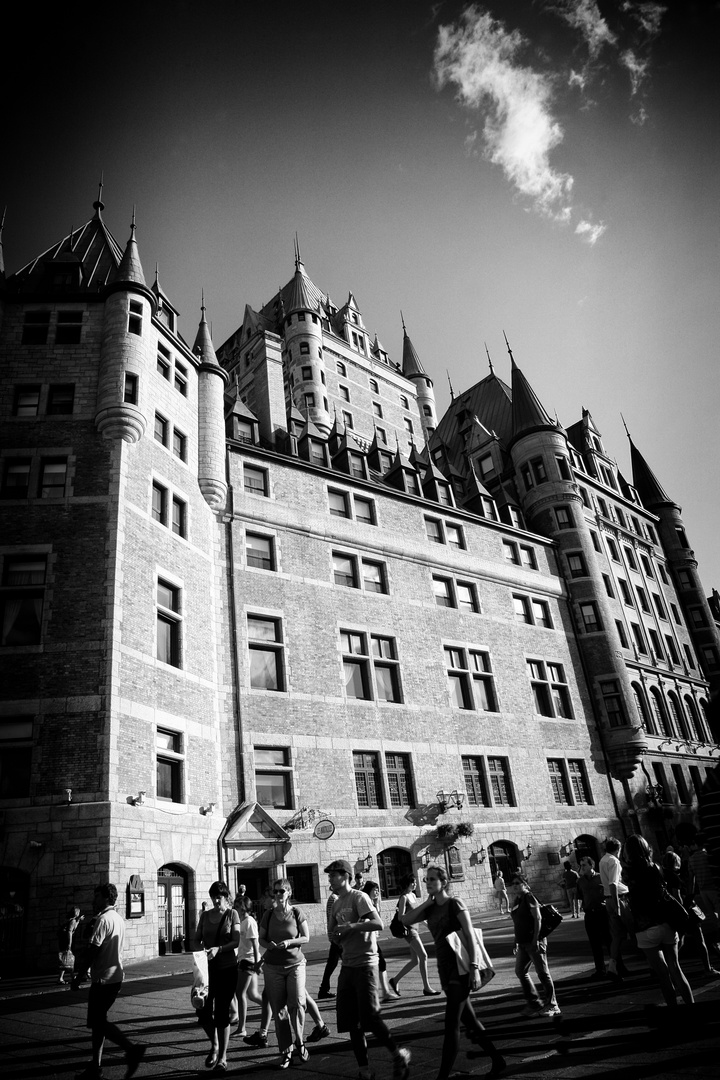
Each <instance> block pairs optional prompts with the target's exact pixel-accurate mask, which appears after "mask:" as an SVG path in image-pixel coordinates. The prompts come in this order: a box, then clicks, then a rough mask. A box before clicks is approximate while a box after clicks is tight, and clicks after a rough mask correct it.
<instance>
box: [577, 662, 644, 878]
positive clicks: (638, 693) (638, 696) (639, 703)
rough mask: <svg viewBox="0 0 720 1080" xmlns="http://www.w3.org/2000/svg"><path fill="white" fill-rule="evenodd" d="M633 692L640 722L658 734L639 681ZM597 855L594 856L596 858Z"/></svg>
mask: <svg viewBox="0 0 720 1080" xmlns="http://www.w3.org/2000/svg"><path fill="white" fill-rule="evenodd" d="M632 688H633V694H634V695H635V705H636V707H637V711H638V716H639V717H640V723H641V724H642V726H643V727H644V728H645V730H646V731H647V733H648V735H657V729H656V727H655V721H654V719H653V717H652V716H651V715H650V713H649V712H648V707H647V705H646V704H645V694H644V693H643V688H642V686H640V684H639V683H633V684H632ZM594 857H595V856H593V858H594Z"/></svg>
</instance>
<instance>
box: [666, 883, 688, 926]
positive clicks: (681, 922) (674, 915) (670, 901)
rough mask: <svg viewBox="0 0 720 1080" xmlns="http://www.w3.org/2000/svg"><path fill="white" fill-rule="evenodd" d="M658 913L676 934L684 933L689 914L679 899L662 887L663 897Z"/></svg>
mask: <svg viewBox="0 0 720 1080" xmlns="http://www.w3.org/2000/svg"><path fill="white" fill-rule="evenodd" d="M660 914H661V915H662V921H663V922H666V923H667V924H668V926H670V928H671V929H672V930H674V931H675V933H676V934H685V933H687V931H688V930H689V928H690V916H689V915H688V913H687V911H686V910H685V908H684V907H683V906H682V904H681V903H680V901H679V900H676V899H675V897H674V896H673V895H672V894H671V893H669V892H668V891H667V889H665V888H664V889H663V897H662V900H661V901H660Z"/></svg>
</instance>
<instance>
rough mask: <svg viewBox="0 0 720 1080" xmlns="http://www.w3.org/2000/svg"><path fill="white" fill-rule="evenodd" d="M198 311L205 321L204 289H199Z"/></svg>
mask: <svg viewBox="0 0 720 1080" xmlns="http://www.w3.org/2000/svg"><path fill="white" fill-rule="evenodd" d="M200 312H201V315H202V320H203V322H204V321H205V290H204V289H201V290H200Z"/></svg>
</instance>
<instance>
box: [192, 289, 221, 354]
mask: <svg viewBox="0 0 720 1080" xmlns="http://www.w3.org/2000/svg"><path fill="white" fill-rule="evenodd" d="M193 352H194V353H195V355H196V356H199V357H200V359H201V360H202V362H203V363H204V364H213V365H214V366H215V367H218V366H219V365H218V362H217V357H216V356H215V349H214V348H213V343H212V338H211V336H210V327H209V326H208V324H207V319H206V318H205V290H204V289H203V291H202V293H201V300H200V325H199V326H198V332H197V337H196V338H195V344H194V345H193Z"/></svg>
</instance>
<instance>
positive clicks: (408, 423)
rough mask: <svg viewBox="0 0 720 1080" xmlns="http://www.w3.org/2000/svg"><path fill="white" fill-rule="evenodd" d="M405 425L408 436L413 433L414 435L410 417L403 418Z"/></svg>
mask: <svg viewBox="0 0 720 1080" xmlns="http://www.w3.org/2000/svg"><path fill="white" fill-rule="evenodd" d="M403 424H404V425H405V430H406V431H407V433H408V435H412V433H413V422H412V420H411V419H410V418H409V417H407V416H404V417H403Z"/></svg>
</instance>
